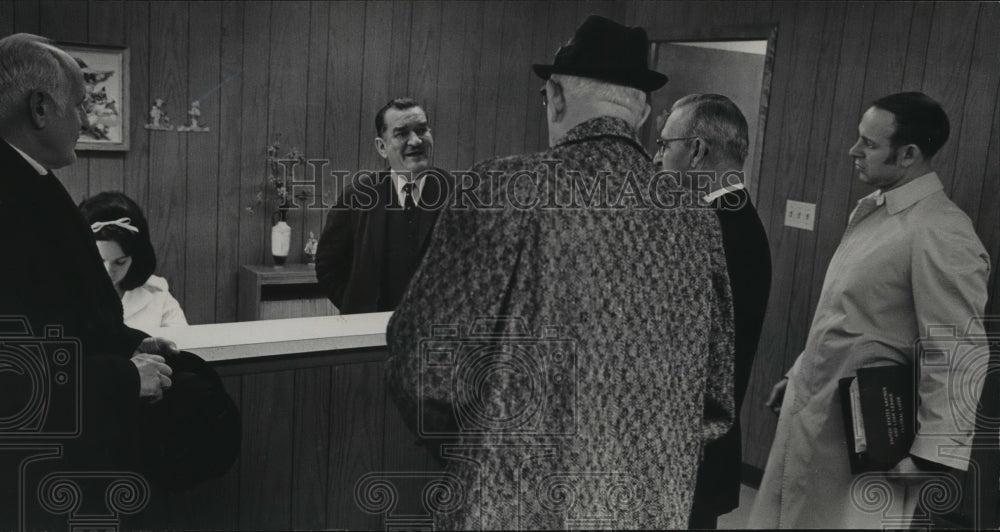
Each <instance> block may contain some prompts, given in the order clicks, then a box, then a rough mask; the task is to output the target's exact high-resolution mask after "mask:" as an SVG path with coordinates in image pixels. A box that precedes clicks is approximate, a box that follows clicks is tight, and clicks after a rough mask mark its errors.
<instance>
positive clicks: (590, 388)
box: [387, 16, 733, 530]
mask: <svg viewBox="0 0 1000 532" xmlns="http://www.w3.org/2000/svg"><path fill="white" fill-rule="evenodd" d="M647 49H648V40H647V38H646V33H645V31H643V30H642V29H641V28H627V27H625V26H622V25H620V24H617V23H615V22H613V21H611V20H608V19H605V18H601V17H596V16H592V17H590V18H588V19H587V20H586V21H585V22H584V23H583V25H582V26H580V28H579V29H578V30H577V32H576V36H575V37H574V39H573V40H572V41H571V42H570V43H569V44H567V45H566V46H564V47H562V48H561V49H560V51H559V52H558V54H557V56H556V60H555V64H553V65H535V67H534V68H535V72H536V73H537V74H538V75H539V76H540V77H542V78H543V79H545V86H544V88H543V92H542V97H543V105H545V110H546V113H547V115H546V116H547V120H548V127H549V144H550V145H551V148H550V149H549V150H546V151H543V152H540V153H535V154H531V155H519V156H512V157H503V158H498V159H491V160H488V161H484V162H481V163H478V164H477V165H475V166H474V167H473V169H472V172H471V173H472V181H473V182H479V183H481V184H484V187H485V189H484V190H482V191H481V192H483V194H482V196H481V197H480V198H479V199H480V200H482V201H480V202H479V203H475V204H474V205H467V204H466V203H465V201H464V196H459V195H456V197H455V199H454V201H453V202H452V204H451V205H449V209H448V210H446V211H444V212H443V213H442V214H441V217H440V218H439V220H438V224H437V226H436V228H435V230H434V233H433V235H432V237H431V243H430V246H429V248H428V250H427V254H426V255H425V259H424V262H423V264H422V265H421V267H420V269H419V270H418V271H417V273H416V275H415V276H414V277H413V280H412V281H411V284H410V288H409V290H408V291H407V293H406V295H405V296H404V298H403V301H402V302H401V304H400V306H399V307H398V308H397V310H396V313H395V314H394V315H393V317H392V320H391V321H390V323H389V328H388V332H387V337H388V343H389V349H390V354H391V356H390V359H389V361H388V363H387V364H388V365H387V377H388V379H389V385H390V389H392V390H394V391H395V396H396V399H397V403H398V404H399V405H400V407H401V408H402V411H403V413H404V417H405V418H408V419H410V420H411V421H413V422H414V425H416V426H417V430H418V434H419V435H420V436H424V437H428V438H430V437H452V438H455V439H457V440H458V443H455V444H446V445H444V446H442V448H441V450H442V454H443V457H444V458H445V459H447V461H448V464H447V467H448V470H447V471H448V473H449V474H450V476H449V477H447V478H449V479H451V480H452V481H453V482H454V483H455V484H456V486H455V488H454V489H455V490H456V491H455V492H454V493H455V497H454V498H453V499H451V501H450V502H451V503H453V504H451V506H453V508H449V509H448V510H449V511H439V512H438V513H439V515H441V517H442V519H441V520H440V521H439V522H438V523H437V525H438V526H440V527H442V528H447V529H465V530H470V529H476V530H479V529H520V528H528V529H532V528H546V529H566V528H579V527H584V528H685V527H686V526H687V522H688V515H689V512H690V509H691V501H692V489H693V487H694V484H695V474H696V471H697V469H698V462H699V456H700V453H701V449H702V447H703V445H704V444H705V442H707V441H710V440H712V439H715V438H718V437H719V436H721V435H722V434H724V433H725V432H726V431H727V430H728V428H729V426H730V424H731V421H732V418H733V376H732V373H733V369H732V368H733V344H732V342H733V340H732V335H733V319H732V301H731V296H730V288H729V282H728V277H727V274H726V262H725V257H724V254H723V250H722V241H721V237H720V233H719V224H718V221H717V220H716V219H715V216H714V215H713V214H712V212H711V211H708V210H702V209H687V208H682V207H683V206H684V205H693V204H695V203H692V202H689V201H678V200H683V199H684V198H685V194H688V195H690V191H684V190H682V189H681V188H680V187H678V186H676V184H675V185H674V186H672V187H671V186H669V182H667V181H662V180H660V179H659V177H660V176H658V174H657V169H656V167H655V166H654V164H653V162H652V159H651V157H650V156H649V154H648V153H647V152H646V151H645V150H644V149H643V147H642V145H641V144H640V143H639V142H638V141H637V140H636V133H635V132H636V129H637V128H638V127H640V126H641V125H642V123H643V121H644V120H645V119H646V117H647V115H648V114H649V105H648V104H647V103H646V93H647V92H649V91H653V90H656V89H657V88H659V87H661V86H662V85H663V84H664V83H666V81H667V80H666V76H664V75H662V74H660V73H657V72H653V71H651V70H649V69H648V67H647V60H646V55H647ZM476 176H479V177H480V178H481V179H479V180H478V181H477V180H476V179H475V177H476ZM465 177H467V176H465ZM664 192H666V193H667V196H670V198H672V199H670V200H669V201H667V198H665V197H664V196H663V193H664ZM651 193H653V196H655V197H653V196H651ZM656 193H659V195H656Z"/></svg>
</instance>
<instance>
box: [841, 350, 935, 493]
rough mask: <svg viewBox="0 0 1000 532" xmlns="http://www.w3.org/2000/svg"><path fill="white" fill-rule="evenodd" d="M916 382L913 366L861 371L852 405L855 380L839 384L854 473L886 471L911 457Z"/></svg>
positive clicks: (875, 368)
mask: <svg viewBox="0 0 1000 532" xmlns="http://www.w3.org/2000/svg"><path fill="white" fill-rule="evenodd" d="M915 378H916V377H915V375H914V368H913V367H912V366H879V367H872V368H861V369H859V370H858V371H857V386H856V390H855V391H854V394H855V397H854V400H853V401H852V399H851V394H852V390H851V385H852V383H853V382H852V381H854V380H855V378H854V377H851V378H846V379H841V380H840V382H839V388H840V400H841V409H842V411H843V414H844V429H845V430H844V432H845V434H846V436H847V438H846V439H847V441H846V444H847V455H848V458H849V460H850V463H851V473H853V474H857V473H862V472H865V471H886V470H889V469H892V468H893V467H894V466H895V465H896V464H897V463H898V462H899V461H900V460H902V459H903V458H906V457H907V456H908V455H909V452H910V445H912V444H913V438H914V434H915V422H916V419H915V403H914V382H915ZM852 403H853V404H852ZM856 427H857V428H858V429H859V430H856Z"/></svg>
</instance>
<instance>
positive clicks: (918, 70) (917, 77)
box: [902, 2, 935, 91]
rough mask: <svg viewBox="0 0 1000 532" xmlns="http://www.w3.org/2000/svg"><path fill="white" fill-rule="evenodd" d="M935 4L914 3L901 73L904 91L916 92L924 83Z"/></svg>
mask: <svg viewBox="0 0 1000 532" xmlns="http://www.w3.org/2000/svg"><path fill="white" fill-rule="evenodd" d="M934 4H935V2H914V4H913V18H912V19H911V21H910V35H909V40H908V41H907V46H906V68H905V69H904V71H903V86H902V90H904V91H918V90H920V89H921V87H922V86H923V83H924V68H925V67H926V66H927V47H928V46H930V38H931V23H932V22H934Z"/></svg>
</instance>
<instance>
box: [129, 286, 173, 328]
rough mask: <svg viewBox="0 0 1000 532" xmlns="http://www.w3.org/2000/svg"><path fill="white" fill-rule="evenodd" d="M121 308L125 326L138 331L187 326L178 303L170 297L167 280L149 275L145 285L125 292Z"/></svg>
mask: <svg viewBox="0 0 1000 532" xmlns="http://www.w3.org/2000/svg"><path fill="white" fill-rule="evenodd" d="M122 307H124V309H125V325H128V326H129V327H132V328H133V329H139V330H140V331H147V330H149V329H155V328H157V327H173V326H176V325H187V324H188V322H187V318H185V317H184V311H183V310H181V305H180V303H178V302H177V300H176V299H174V296H172V295H170V291H169V289H168V286H167V280H166V279H164V278H163V277H159V276H156V275H150V276H149V279H148V280H147V281H146V284H144V285H142V286H140V287H138V288H135V289H132V290H129V291H127V292H125V294H124V295H123V296H122Z"/></svg>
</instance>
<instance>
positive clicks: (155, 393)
mask: <svg viewBox="0 0 1000 532" xmlns="http://www.w3.org/2000/svg"><path fill="white" fill-rule="evenodd" d="M176 353H178V350H177V344H175V343H173V342H171V341H170V340H167V339H166V338H152V337H150V338H146V339H145V340H143V341H142V343H140V344H139V347H138V348H136V350H135V353H133V354H132V359H131V360H132V363H133V364H135V368H136V370H138V371H139V397H140V398H149V400H150V402H152V403H155V402H157V401H159V400H160V399H163V392H165V391H167V390H169V389H170V385H171V384H172V381H171V380H170V376H171V375H172V374H173V370H172V369H170V366H168V365H167V362H166V359H164V358H163V355H166V354H176Z"/></svg>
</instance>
